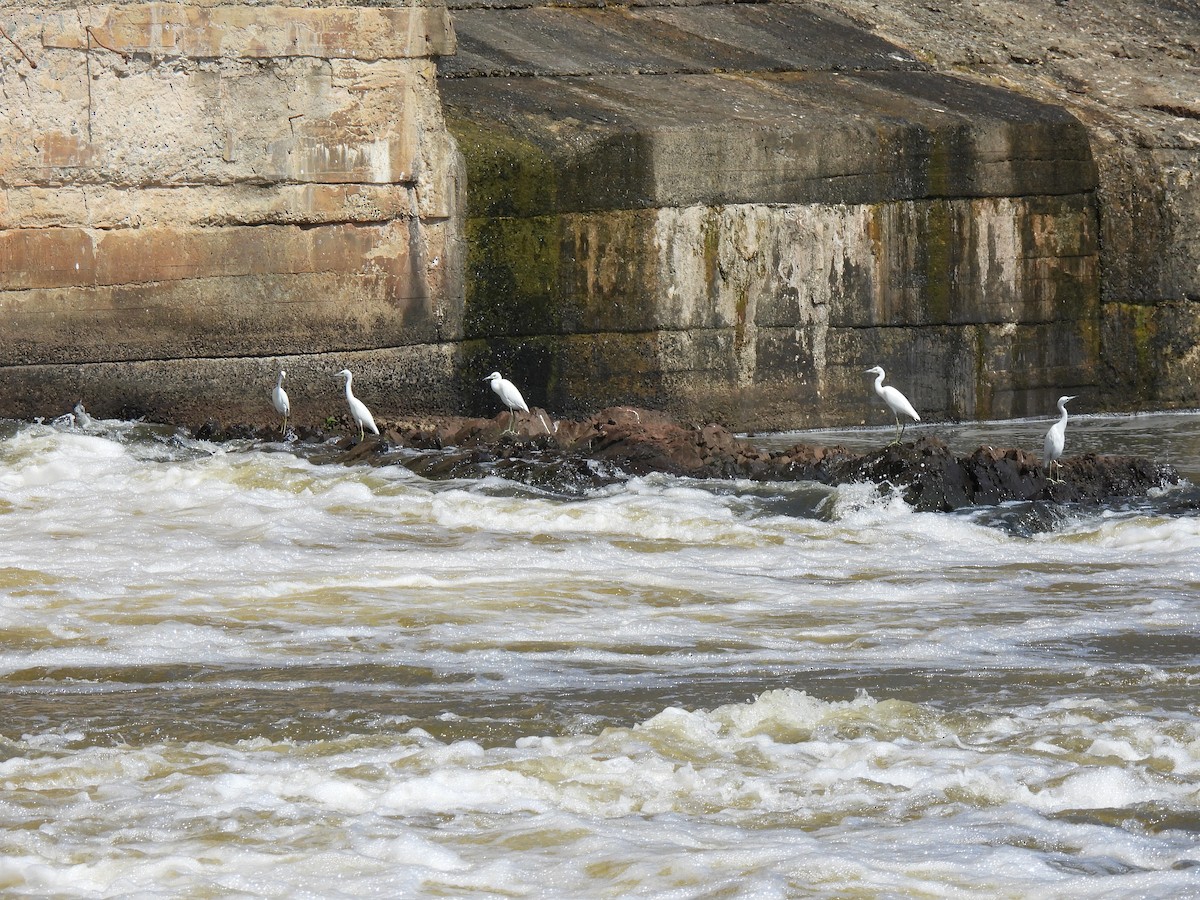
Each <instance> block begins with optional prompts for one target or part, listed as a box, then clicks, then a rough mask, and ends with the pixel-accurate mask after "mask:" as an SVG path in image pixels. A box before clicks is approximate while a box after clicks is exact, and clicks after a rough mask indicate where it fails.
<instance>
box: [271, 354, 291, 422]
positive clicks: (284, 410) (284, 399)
mask: <svg viewBox="0 0 1200 900" xmlns="http://www.w3.org/2000/svg"><path fill="white" fill-rule="evenodd" d="M286 374H287V372H286V371H284V370H283V369H280V370H279V378H278V379H276V381H275V389H274V390H273V391H271V403H272V404H274V406H275V410H276V412H278V413H279V414H280V415H281V416H283V424H282V425H280V426H279V433H280V434H285V433H286V432H287V420H288V415H289V414H290V413H291V411H292V404H291V401H289V400H288V395H287V391H285V390H284V389H283V376H284V375H286Z"/></svg>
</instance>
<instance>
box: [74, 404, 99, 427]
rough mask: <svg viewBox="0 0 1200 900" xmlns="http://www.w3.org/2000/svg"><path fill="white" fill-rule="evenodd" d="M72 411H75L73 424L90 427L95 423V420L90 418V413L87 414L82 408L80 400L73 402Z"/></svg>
mask: <svg viewBox="0 0 1200 900" xmlns="http://www.w3.org/2000/svg"><path fill="white" fill-rule="evenodd" d="M74 413H75V424H76V425H78V426H79V427H80V428H91V427H92V426H93V425H95V424H96V423H95V421H94V420H93V419H92V417H91V416H90V415H88V411H87V410H86V409H84V408H83V401H82V400H80V401H79V402H78V403H76V404H75V409H74Z"/></svg>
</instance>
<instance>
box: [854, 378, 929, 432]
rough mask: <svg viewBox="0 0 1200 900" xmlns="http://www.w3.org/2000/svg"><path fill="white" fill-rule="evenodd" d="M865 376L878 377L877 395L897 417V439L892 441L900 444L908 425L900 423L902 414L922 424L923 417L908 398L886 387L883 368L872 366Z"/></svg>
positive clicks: (892, 388)
mask: <svg viewBox="0 0 1200 900" xmlns="http://www.w3.org/2000/svg"><path fill="white" fill-rule="evenodd" d="M863 374H864V375H875V376H876V378H875V393H876V394H878V395H879V399H881V400H882V401H883V402H884V403H886V404H887V408H888V409H890V410H891V411H892V415H893V416H895V417H896V439H895V440H894V441H892V443H893V444H898V443H900V441H901V439H902V438H903V437H904V428H905V426H907V425H908V423H907V422H905V423H904V424H901V423H900V413H904V415H906V416H909V417H911V418H912V420H913V421H914V422H920V421H921V417H920V416H919V415H917V411H916V410H915V409H913V405H912V404H911V403H909V402H908V398H907V397H905V396H904V395H903V394H902V393H900V392H899V391H898V390H896V389H895V388H894V387H892V386H890V385H887V386H885V385H884V383H883V368H882V367H881V366H872V367H871V368H869V369H867V370H866V371H865V372H864V373H863Z"/></svg>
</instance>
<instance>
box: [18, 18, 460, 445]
mask: <svg viewBox="0 0 1200 900" xmlns="http://www.w3.org/2000/svg"><path fill="white" fill-rule="evenodd" d="M0 25H2V26H3V27H4V29H5V34H6V36H7V37H0V64H2V65H3V76H2V77H3V98H4V102H3V106H4V124H3V126H2V127H0V187H2V188H3V190H0V322H2V323H3V327H2V328H0V365H2V366H3V367H4V368H3V381H4V393H5V403H4V405H3V410H0V412H3V413H4V414H9V415H12V414H16V415H45V414H48V413H49V414H54V413H56V412H60V411H63V410H65V409H69V408H70V405H71V403H73V402H74V400H75V399H78V398H80V397H82V398H85V399H86V401H87V403H88V406H89V408H91V409H93V410H94V411H96V412H97V413H100V414H108V415H112V414H117V413H118V412H121V411H122V410H123V411H125V412H126V413H128V412H139V413H146V414H149V415H151V416H155V417H159V418H167V419H173V420H176V421H203V419H204V418H205V417H206V416H207V415H211V414H213V412H214V411H216V412H217V413H218V414H219V415H221V416H222V417H227V418H234V419H245V420H250V421H256V420H259V419H261V418H262V417H263V416H264V415H269V414H270V413H269V406H266V404H265V398H266V390H267V387H269V384H270V382H271V381H272V380H273V377H274V372H275V369H276V368H277V367H278V366H279V365H285V366H286V367H287V368H288V369H289V372H290V375H291V377H290V379H289V385H288V386H289V389H290V392H291V394H292V398H293V405H294V407H295V408H296V413H297V417H298V418H300V419H321V418H324V417H325V416H326V415H328V414H329V413H331V412H337V411H338V410H339V409H340V406H339V405H338V399H337V397H338V394H337V391H338V386H339V382H338V381H335V380H334V379H333V378H331V377H329V376H328V373H329V372H333V371H336V370H337V369H339V368H341V367H342V366H343V365H345V364H348V363H349V362H351V361H355V362H357V363H359V364H361V366H363V367H364V368H365V369H366V370H367V371H370V372H374V373H383V372H386V373H387V375H388V379H387V383H386V387H387V388H388V389H389V390H390V391H391V392H392V394H393V395H399V394H401V393H407V394H409V395H411V397H410V399H411V400H412V401H413V402H414V403H415V404H417V405H419V404H420V402H422V400H424V401H425V402H429V403H431V404H434V405H441V406H446V405H451V404H452V403H453V402H454V401H453V392H452V390H451V389H450V387H449V385H450V384H451V379H450V377H449V376H450V373H451V371H452V369H451V367H450V362H449V361H450V355H449V354H448V353H447V351H446V347H445V346H443V344H444V342H445V341H447V340H452V339H454V338H456V337H457V336H458V335H456V334H454V333H453V331H452V330H450V328H447V327H446V323H451V325H453V323H456V322H458V321H459V320H460V318H461V317H460V308H459V306H456V301H458V299H459V298H461V293H462V292H461V285H460V282H459V279H460V277H461V260H460V258H459V256H458V254H459V250H458V248H459V247H460V245H461V243H460V241H459V239H458V226H457V224H456V220H455V218H454V216H455V212H456V210H457V209H458V206H459V200H458V198H457V190H458V183H457V182H458V179H459V177H460V175H459V172H458V168H457V159H458V157H457V156H456V154H455V151H454V145H453V141H452V139H451V138H450V137H449V136H448V134H447V132H446V129H445V125H444V122H443V118H442V111H441V105H440V100H439V97H438V95H437V90H436V80H435V71H434V62H433V59H434V57H436V56H437V55H439V54H442V53H450V52H453V49H454V34H453V29H452V26H451V23H450V20H449V16H448V14H447V12H446V10H445V8H444V7H443V6H441V5H440V4H429V5H426V4H423V3H403V4H401V3H396V4H390V3H375V4H373V5H371V6H369V7H367V6H363V7H339V6H337V5H335V4H322V3H307V4H299V5H285V4H282V3H261V4H235V5H228V4H219V3H216V2H211V0H209V2H206V0H186V2H178V3H161V2H152V3H131V4H96V5H79V4H75V3H54V2H49V3H40V4H27V3H21V4H14V3H11V2H6V3H4V4H3V6H2V7H0ZM377 348H378V349H381V351H382V352H381V353H378V354H363V352H362V351H367V350H372V349H377ZM396 348H404V349H396ZM416 348H422V349H421V350H420V351H419V352H418V351H417V349H416ZM360 374H362V371H361V370H360ZM363 380H364V381H365V380H366V379H363ZM264 385H267V387H264ZM374 386H375V387H377V388H378V389H379V390H381V391H382V390H383V388H384V386H385V385H384V383H383V382H382V380H380V381H379V382H377V383H376V385H374ZM418 387H420V388H421V391H420V392H419V393H418V391H417V388H418Z"/></svg>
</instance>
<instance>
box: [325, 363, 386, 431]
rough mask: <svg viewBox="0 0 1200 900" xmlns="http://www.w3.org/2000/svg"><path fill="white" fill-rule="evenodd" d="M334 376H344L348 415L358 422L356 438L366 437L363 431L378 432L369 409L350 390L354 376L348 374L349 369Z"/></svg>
mask: <svg viewBox="0 0 1200 900" xmlns="http://www.w3.org/2000/svg"><path fill="white" fill-rule="evenodd" d="M334 377H335V378H342V377H345V379H346V403H347V404H349V406H350V416H351V417H352V418H353V419H354V421H355V422H356V423H357V424H358V439H359V440H360V441H361V440H362V439H363V438H364V437H366V433H365V431H369V432H371V434H379V429H378V428H376V427H375V418H374V416H372V415H371V411H370V410H369V409H367V405H366V404H365V403H363V402H362V401H361V400H359V399H358V398H357V397H355V396H354V393H353V392H352V391H351V390H350V382H352V381H353V380H354V376H353V375H351V374H350V370H349V369H342V371H340V372H338V373H337V375H335V376H334ZM364 429H365V431H364Z"/></svg>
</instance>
